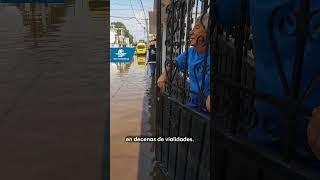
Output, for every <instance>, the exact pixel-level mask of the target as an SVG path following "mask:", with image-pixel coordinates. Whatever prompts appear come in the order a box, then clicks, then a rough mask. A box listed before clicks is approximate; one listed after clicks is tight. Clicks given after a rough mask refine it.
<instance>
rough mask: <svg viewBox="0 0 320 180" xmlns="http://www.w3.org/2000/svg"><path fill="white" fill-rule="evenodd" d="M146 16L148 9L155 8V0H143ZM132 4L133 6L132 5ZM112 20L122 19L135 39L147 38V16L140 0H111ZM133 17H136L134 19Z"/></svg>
mask: <svg viewBox="0 0 320 180" xmlns="http://www.w3.org/2000/svg"><path fill="white" fill-rule="evenodd" d="M141 1H142V3H143V7H144V10H145V15H146V16H147V17H146V18H149V14H148V11H151V10H152V9H153V0H141ZM131 5H132V6H131ZM110 7H111V8H110V21H111V22H114V21H121V22H123V24H124V25H125V26H126V27H127V29H128V30H129V31H130V33H131V34H132V35H133V36H134V38H135V40H137V41H138V40H140V39H145V33H144V32H145V30H144V27H145V20H144V19H145V18H144V13H143V10H142V7H141V3H140V0H111V1H110ZM132 17H136V18H137V19H134V18H132Z"/></svg>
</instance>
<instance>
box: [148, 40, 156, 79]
mask: <svg viewBox="0 0 320 180" xmlns="http://www.w3.org/2000/svg"><path fill="white" fill-rule="evenodd" d="M147 56H148V64H149V67H150V72H151V75H152V76H154V75H155V72H156V63H157V62H156V58H157V48H156V46H155V45H154V42H152V43H151V44H150V46H149V49H148V54H147Z"/></svg>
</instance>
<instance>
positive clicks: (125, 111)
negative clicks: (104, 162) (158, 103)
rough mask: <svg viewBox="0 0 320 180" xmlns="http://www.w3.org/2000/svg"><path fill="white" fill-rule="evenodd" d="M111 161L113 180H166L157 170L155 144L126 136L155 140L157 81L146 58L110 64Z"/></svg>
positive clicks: (135, 58)
mask: <svg viewBox="0 0 320 180" xmlns="http://www.w3.org/2000/svg"><path fill="white" fill-rule="evenodd" d="M110 73H111V75H110V98H111V101H110V106H111V111H110V113H111V123H110V128H111V129H110V130H111V133H110V141H111V143H110V145H111V149H110V150H111V151H110V158H111V162H110V163H111V169H110V170H111V179H112V180H122V179H126V180H158V179H159V180H160V179H164V178H163V177H161V174H160V173H159V171H158V170H157V168H155V144H153V143H133V142H131V143H128V142H125V137H126V136H155V113H154V112H155V110H154V93H155V92H154V90H155V89H154V79H153V78H152V77H151V76H150V72H149V70H148V67H147V66H146V65H145V57H144V56H139V58H137V57H136V56H134V58H133V60H132V61H131V62H129V63H111V64H110Z"/></svg>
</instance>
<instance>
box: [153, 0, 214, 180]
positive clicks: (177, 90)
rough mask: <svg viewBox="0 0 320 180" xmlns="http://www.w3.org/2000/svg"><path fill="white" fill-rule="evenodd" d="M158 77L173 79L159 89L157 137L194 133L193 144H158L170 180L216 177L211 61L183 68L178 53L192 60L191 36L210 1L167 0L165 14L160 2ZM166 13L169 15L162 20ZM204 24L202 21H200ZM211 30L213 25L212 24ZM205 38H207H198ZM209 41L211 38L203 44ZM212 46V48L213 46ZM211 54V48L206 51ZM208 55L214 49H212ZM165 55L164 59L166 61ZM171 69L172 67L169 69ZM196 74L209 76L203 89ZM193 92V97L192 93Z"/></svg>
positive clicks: (157, 156)
mask: <svg viewBox="0 0 320 180" xmlns="http://www.w3.org/2000/svg"><path fill="white" fill-rule="evenodd" d="M157 2H158V4H157V8H158V11H157V17H158V19H157V49H160V50H157V52H161V50H162V49H163V51H162V52H163V53H162V54H161V53H158V54H157V55H158V57H157V67H163V68H157V77H159V75H160V74H161V73H160V72H162V71H164V72H165V73H166V74H167V83H166V88H165V92H164V93H160V92H159V89H158V91H157V96H156V97H157V108H156V109H157V136H160V137H182V138H183V137H188V138H192V139H193V142H158V143H157V144H156V159H157V161H158V162H159V166H160V167H161V169H162V170H163V172H164V173H165V174H166V175H167V177H168V178H170V179H181V180H182V179H190V180H195V179H201V180H209V179H210V158H209V157H210V116H209V115H208V112H205V111H206V110H205V105H204V104H205V98H206V97H207V96H206V95H208V94H207V93H208V92H210V90H209V89H208V88H205V85H204V81H205V78H207V81H209V82H210V79H208V78H210V76H208V74H209V72H210V71H209V68H210V67H209V63H207V61H208V60H209V59H207V61H206V60H204V62H203V63H202V64H201V63H200V64H197V65H195V66H194V67H193V68H192V69H191V71H192V72H189V71H190V69H189V70H188V61H186V63H185V68H184V69H183V70H181V69H180V71H178V70H177V69H178V68H177V62H176V57H177V56H178V55H179V54H181V53H183V52H185V53H186V59H188V52H189V50H190V49H189V48H190V42H189V35H188V33H189V32H190V31H191V29H192V27H193V25H194V22H195V21H196V19H199V18H201V16H202V14H205V13H206V12H207V11H208V1H200V0H170V1H165V2H168V4H165V6H166V8H165V11H164V12H165V13H163V12H162V14H161V10H162V8H161V6H163V4H161V1H157ZM161 17H163V18H161ZM200 22H202V20H200ZM206 31H208V32H210V30H208V26H207V28H206ZM200 41H201V38H200V39H199V40H198V42H200ZM202 43H206V42H202ZM207 50H208V48H207ZM206 52H208V51H206ZM205 57H206V58H208V53H206V56H205ZM162 59H163V60H162ZM169 68H170V69H169ZM190 73H194V74H196V75H200V74H201V75H203V77H204V78H202V82H203V83H202V82H200V81H197V82H198V83H197V87H198V89H197V92H196V93H195V92H193V91H190V80H189V75H190ZM191 94H192V95H191ZM190 96H197V97H198V99H199V102H198V107H197V108H191V107H190V106H189V105H188V102H189V98H190Z"/></svg>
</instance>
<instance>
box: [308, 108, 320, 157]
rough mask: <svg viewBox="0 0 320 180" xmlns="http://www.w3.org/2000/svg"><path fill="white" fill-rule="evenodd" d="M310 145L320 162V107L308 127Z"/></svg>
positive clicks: (313, 114)
mask: <svg viewBox="0 0 320 180" xmlns="http://www.w3.org/2000/svg"><path fill="white" fill-rule="evenodd" d="M308 143H309V145H310V147H311V150H312V152H313V153H314V154H315V155H316V157H317V158H318V159H319V160H320V107H317V108H315V109H314V110H313V112H312V117H311V118H310V122H309V126H308Z"/></svg>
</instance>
